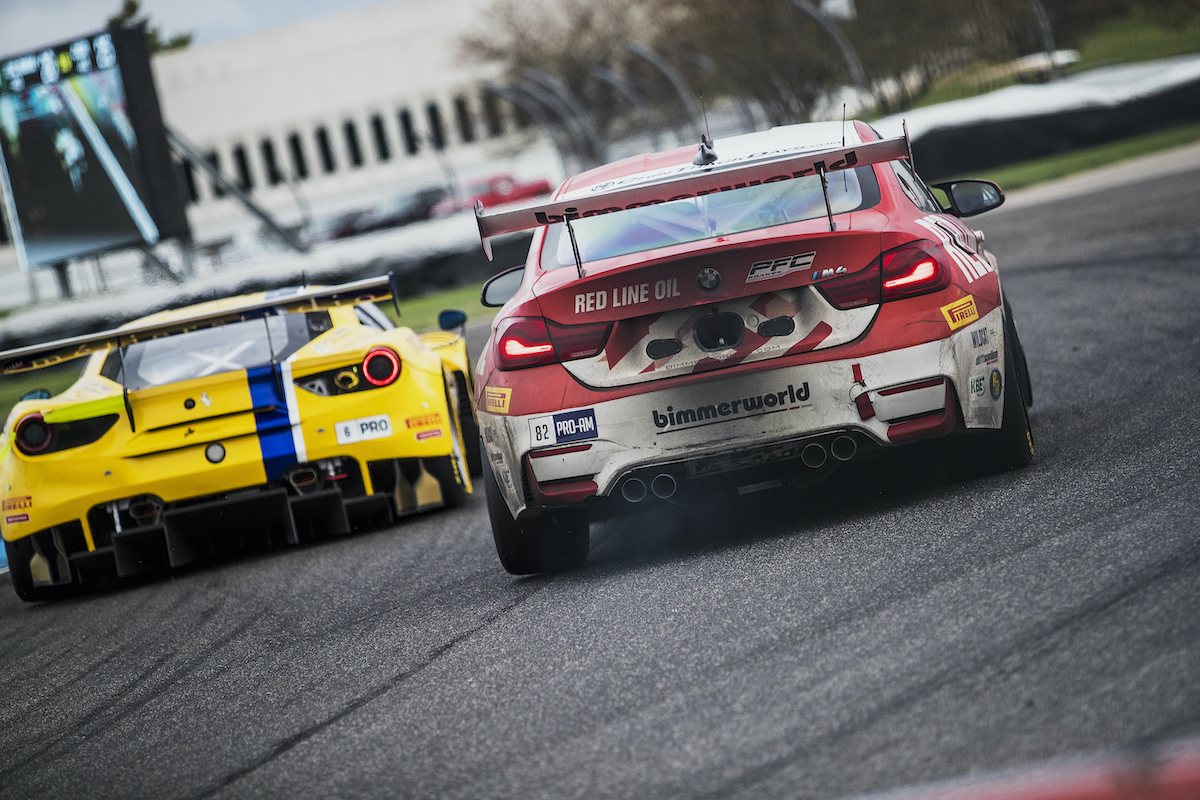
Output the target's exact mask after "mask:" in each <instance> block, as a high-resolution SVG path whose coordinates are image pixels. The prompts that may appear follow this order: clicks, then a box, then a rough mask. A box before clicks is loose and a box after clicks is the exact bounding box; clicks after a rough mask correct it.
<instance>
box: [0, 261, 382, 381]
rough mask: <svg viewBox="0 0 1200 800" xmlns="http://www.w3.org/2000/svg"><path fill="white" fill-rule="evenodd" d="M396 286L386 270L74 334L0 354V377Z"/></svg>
mask: <svg viewBox="0 0 1200 800" xmlns="http://www.w3.org/2000/svg"><path fill="white" fill-rule="evenodd" d="M395 296H396V288H395V282H394V280H393V276H392V274H391V273H388V274H387V275H384V276H382V277H379V278H367V279H366V280H361V281H354V282H353V283H343V284H341V285H340V286H330V287H325V288H316V289H307V288H303V289H295V290H290V289H283V290H277V291H273V292H267V295H266V297H265V298H264V299H262V300H260V301H258V302H255V303H249V304H247V305H244V306H238V307H237V308H227V309H222V310H220V311H212V312H209V313H206V314H195V315H192V316H188V317H181V318H179V319H173V320H170V321H168V322H159V323H152V324H148V325H131V326H130V327H128V328H118V329H116V330H110V331H104V332H102V333H92V334H87V335H84V336H74V337H71V338H69V339H59V340H58V341H56V342H47V343H45V344H35V345H30V346H28V347H19V348H16V349H15V350H8V351H6V352H2V353H0V375H16V374H18V373H21V372H29V371H30V370H35V369H43V368H45V367H52V366H54V365H55V364H61V363H62V362H64V361H72V360H74V359H76V358H80V357H82V356H87V355H91V354H92V353H95V352H98V351H101V350H111V349H113V348H115V347H124V346H125V345H130V344H136V343H137V342H144V341H147V340H148V339H158V338H160V337H163V336H174V335H176V334H180V333H187V332H189V331H194V330H199V329H200V328H215V327H217V326H219V325H226V324H228V323H231V322H242V321H244V320H248V319H258V318H260V317H264V316H268V315H270V314H290V313H297V312H302V311H324V310H326V309H329V308H335V307H338V306H356V305H359V304H360V303H367V302H371V301H373V300H387V299H389V298H395Z"/></svg>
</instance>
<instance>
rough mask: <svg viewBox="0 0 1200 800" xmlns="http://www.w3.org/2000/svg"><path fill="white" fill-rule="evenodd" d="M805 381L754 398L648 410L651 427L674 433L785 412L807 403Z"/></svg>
mask: <svg viewBox="0 0 1200 800" xmlns="http://www.w3.org/2000/svg"><path fill="white" fill-rule="evenodd" d="M808 398H809V391H808V382H807V381H805V382H804V383H803V384H801V385H800V387H799V388H796V387H795V386H793V385H792V384H790V383H789V384H788V386H787V388H786V389H783V390H780V391H778V392H771V393H769V394H760V395H755V396H753V397H740V398H731V399H729V400H727V401H724V402H719V403H710V404H709V405H703V406H697V407H696V408H683V409H679V410H678V411H677V410H676V409H675V407H674V406H667V411H666V413H662V412H660V411H659V410H658V409H657V408H656V409H653V410H651V412H650V416H651V419H653V420H654V427H656V428H665V429H666V430H660V431H658V433H660V434H661V433H674V432H675V431H682V430H687V429H689V428H699V427H702V426H704V425H715V424H717V423H720V422H730V421H732V420H735V419H746V418H747V417H759V416H762V415H763V414H773V413H775V412H776V411H788V410H791V409H796V408H799V407H800V404H801V403H805V402H808Z"/></svg>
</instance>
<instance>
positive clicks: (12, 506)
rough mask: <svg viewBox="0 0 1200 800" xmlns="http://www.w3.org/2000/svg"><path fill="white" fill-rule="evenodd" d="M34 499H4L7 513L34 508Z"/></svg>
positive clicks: (26, 497) (27, 496) (26, 496)
mask: <svg viewBox="0 0 1200 800" xmlns="http://www.w3.org/2000/svg"><path fill="white" fill-rule="evenodd" d="M32 507H33V498H32V497H30V496H29V495H25V496H24V497H7V498H5V499H4V510H5V511H19V510H21V509H23V508H32Z"/></svg>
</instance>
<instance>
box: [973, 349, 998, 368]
mask: <svg viewBox="0 0 1200 800" xmlns="http://www.w3.org/2000/svg"><path fill="white" fill-rule="evenodd" d="M999 360H1000V351H999V350H990V351H988V352H986V353H983V354H982V355H978V356H975V366H977V367H978V366H981V365H983V364H987V365H988V366H989V367H990V366H991V365H992V364H995V363H996V362H998V361H999Z"/></svg>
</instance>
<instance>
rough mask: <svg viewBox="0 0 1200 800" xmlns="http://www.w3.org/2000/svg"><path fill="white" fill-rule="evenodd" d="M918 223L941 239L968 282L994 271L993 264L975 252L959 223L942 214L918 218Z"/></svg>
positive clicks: (947, 252)
mask: <svg viewBox="0 0 1200 800" xmlns="http://www.w3.org/2000/svg"><path fill="white" fill-rule="evenodd" d="M917 224H918V225H920V226H921V227H923V228H925V229H926V230H928V231H929V232H930V233H932V234H933V235H934V236H936V237H937V238H938V240H939V241H941V243H942V246H943V247H944V249H945V251H946V254H947V255H949V256H950V259H951V260H952V261H953V262H954V263H955V264H956V265H958V268H959V269H960V270H962V273H963V277H965V278H966V279H967V283H974V282H975V281H976V280H978V279H979V278H982V277H983V276H984V275H986V274H988V273H989V272H992V271H993V270H992V265H991V264H990V263H989V262H988V261H987V260H986V259H983V258H980V257H979V256H977V255H976V254H975V251H974V250H973V249H972V248H971V246H970V243H969V242H968V241H967V234H966V231H964V230H963V229H962V228H961V227H960V226H959V224H958V223H956V222H954V221H952V220H950V219H948V218H946V217H942V216H935V215H930V216H927V217H922V218H921V219H919V220H917Z"/></svg>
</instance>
